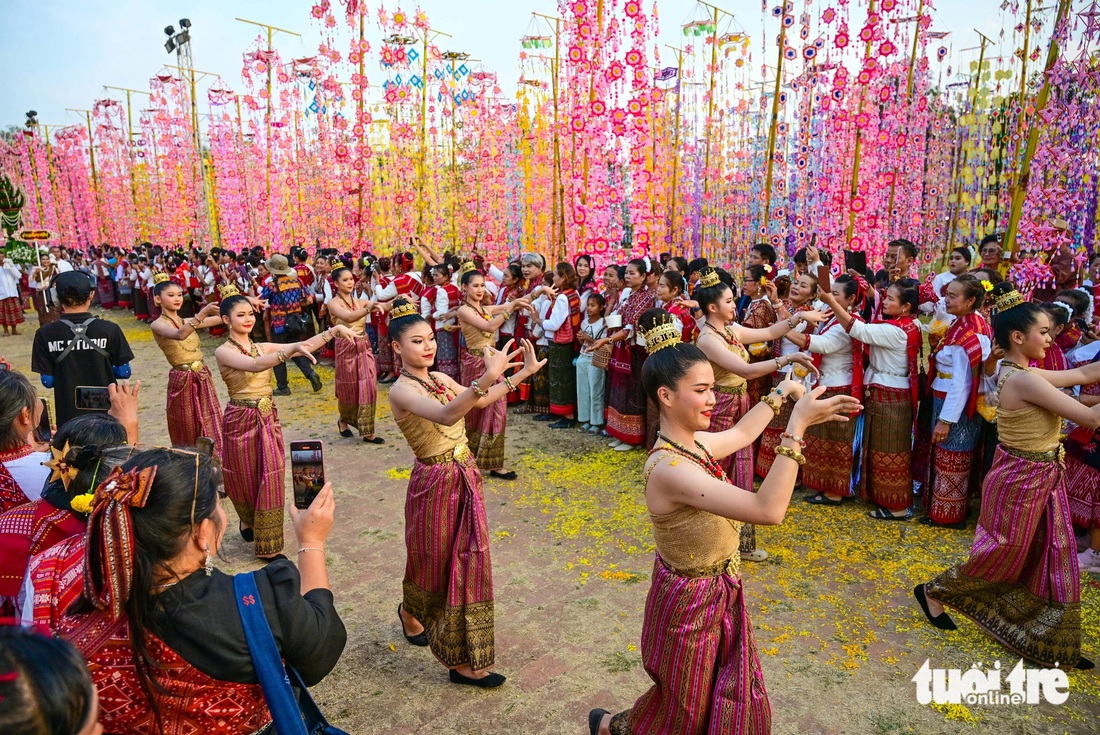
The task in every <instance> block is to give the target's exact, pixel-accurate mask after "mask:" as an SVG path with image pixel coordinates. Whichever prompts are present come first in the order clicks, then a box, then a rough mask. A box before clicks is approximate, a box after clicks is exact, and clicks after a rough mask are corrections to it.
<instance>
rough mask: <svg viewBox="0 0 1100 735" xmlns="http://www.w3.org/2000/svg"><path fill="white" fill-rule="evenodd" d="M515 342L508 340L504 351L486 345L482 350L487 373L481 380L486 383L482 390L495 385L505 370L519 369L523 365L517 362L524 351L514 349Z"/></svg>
mask: <svg viewBox="0 0 1100 735" xmlns="http://www.w3.org/2000/svg"><path fill="white" fill-rule="evenodd" d="M515 342H516V341H515V340H514V339H510V340H508V341H507V342H506V343H505V344H504V349H502V350H498V349H495V348H494V347H493V346H492V345H486V346H485V348H484V349H483V350H482V355H483V357H482V359H483V360H484V361H485V373H484V375H482V377H481V379H480V380H481V381H482V382H484V383H485V385H484V386H482V390H488V386H489V385H492V384H493V383H495V382H496V380H497V378H499V377H500V376H501V375H503V374H504V371H505V370H508V369H509V368H518V367H519V366H520V365H521V364H522V363H519V362H515V360H516V359H518V358H519V356H520V355H522V354H523V350H513V349H512V345H514V344H515Z"/></svg>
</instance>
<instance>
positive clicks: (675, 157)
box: [666, 44, 684, 249]
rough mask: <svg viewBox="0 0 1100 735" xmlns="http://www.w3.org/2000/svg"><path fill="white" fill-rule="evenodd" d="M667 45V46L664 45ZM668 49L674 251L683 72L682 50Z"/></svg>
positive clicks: (670, 224) (670, 229)
mask: <svg viewBox="0 0 1100 735" xmlns="http://www.w3.org/2000/svg"><path fill="white" fill-rule="evenodd" d="M666 45H667V44H666ZM669 48H670V49H672V50H673V51H675V52H676V110H675V118H674V121H673V123H672V197H671V201H670V202H669V209H668V234H669V245H671V246H672V247H673V248H674V249H675V246H676V221H677V219H676V204H677V201H676V198H677V189H678V187H679V183H680V119H681V114H682V111H683V100H682V98H683V94H684V93H683V86H681V85H682V84H683V80H682V78H681V77H682V75H683V71H684V50H683V49H682V48H676V47H675V46H669Z"/></svg>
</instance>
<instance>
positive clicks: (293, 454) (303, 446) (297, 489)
mask: <svg viewBox="0 0 1100 735" xmlns="http://www.w3.org/2000/svg"><path fill="white" fill-rule="evenodd" d="M290 475H291V477H292V478H293V481H294V507H295V508H298V509H299V510H301V509H303V508H308V507H309V504H310V503H312V502H313V499H314V498H315V497H317V493H319V492H321V488H323V487H324V486H325V452H324V448H323V447H322V446H321V442H291V443H290Z"/></svg>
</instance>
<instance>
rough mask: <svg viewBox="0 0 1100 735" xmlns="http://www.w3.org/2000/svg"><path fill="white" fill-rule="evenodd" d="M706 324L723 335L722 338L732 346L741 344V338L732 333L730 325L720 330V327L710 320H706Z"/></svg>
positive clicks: (716, 332) (719, 334)
mask: <svg viewBox="0 0 1100 735" xmlns="http://www.w3.org/2000/svg"><path fill="white" fill-rule="evenodd" d="M706 325H707V326H708V327H710V328H711V331H713V332H714V333H715V334H717V335H718V336H719V337H721V338H722V340H723V341H724V342H725V343H726V344H727V345H729V346H730V347H736V346H737V345H739V344H741V342H740V340H738V339H737V335H735V334H732V333H731V332H730V330H729V328H728V327H727V328H726V329H723V330H721V331H719V329H718V327H716V326H714V325H713V324H711V323H710V322H706Z"/></svg>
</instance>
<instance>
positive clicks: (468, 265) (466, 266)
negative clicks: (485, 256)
mask: <svg viewBox="0 0 1100 735" xmlns="http://www.w3.org/2000/svg"><path fill="white" fill-rule="evenodd" d="M476 270H477V264H475V263H474V261H472V260H467V261H466V262H465V263H463V264H462V265H460V266H459V267H458V272H459V273H462V274H463V275H465V274H466V273H469V272H470V271H476Z"/></svg>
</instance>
